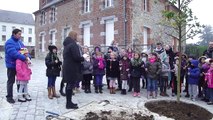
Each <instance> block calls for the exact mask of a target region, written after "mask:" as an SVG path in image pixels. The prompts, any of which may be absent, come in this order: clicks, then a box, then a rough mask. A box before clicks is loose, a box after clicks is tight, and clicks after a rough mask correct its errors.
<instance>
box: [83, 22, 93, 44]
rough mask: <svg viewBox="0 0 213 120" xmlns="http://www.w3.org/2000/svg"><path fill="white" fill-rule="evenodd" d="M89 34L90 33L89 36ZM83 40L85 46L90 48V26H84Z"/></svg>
mask: <svg viewBox="0 0 213 120" xmlns="http://www.w3.org/2000/svg"><path fill="white" fill-rule="evenodd" d="M87 32H89V34H87ZM87 35H88V36H87ZM83 40H84V46H88V47H90V45H91V30H90V24H84V25H83Z"/></svg>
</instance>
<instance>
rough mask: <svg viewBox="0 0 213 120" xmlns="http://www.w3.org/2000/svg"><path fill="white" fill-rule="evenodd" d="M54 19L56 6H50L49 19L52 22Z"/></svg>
mask: <svg viewBox="0 0 213 120" xmlns="http://www.w3.org/2000/svg"><path fill="white" fill-rule="evenodd" d="M55 20H56V8H55V7H52V8H51V17H50V21H51V22H54V21H55Z"/></svg>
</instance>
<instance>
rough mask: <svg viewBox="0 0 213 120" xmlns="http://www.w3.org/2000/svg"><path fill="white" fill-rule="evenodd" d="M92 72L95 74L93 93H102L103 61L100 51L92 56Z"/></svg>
mask: <svg viewBox="0 0 213 120" xmlns="http://www.w3.org/2000/svg"><path fill="white" fill-rule="evenodd" d="M93 74H94V76H95V93H103V92H102V80H103V76H104V74H105V61H104V58H103V56H102V53H101V52H97V53H96V56H95V58H94V61H93Z"/></svg>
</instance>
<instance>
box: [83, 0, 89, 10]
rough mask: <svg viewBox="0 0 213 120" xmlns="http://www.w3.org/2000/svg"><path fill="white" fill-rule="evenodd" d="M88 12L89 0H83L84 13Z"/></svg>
mask: <svg viewBox="0 0 213 120" xmlns="http://www.w3.org/2000/svg"><path fill="white" fill-rule="evenodd" d="M87 12H90V0H84V13H87Z"/></svg>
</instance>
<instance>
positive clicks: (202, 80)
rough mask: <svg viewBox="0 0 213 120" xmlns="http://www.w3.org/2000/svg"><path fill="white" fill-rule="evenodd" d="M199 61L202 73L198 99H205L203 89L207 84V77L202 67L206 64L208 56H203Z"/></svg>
mask: <svg viewBox="0 0 213 120" xmlns="http://www.w3.org/2000/svg"><path fill="white" fill-rule="evenodd" d="M198 60H199V68H200V73H201V74H200V80H199V84H198V97H199V98H202V97H203V93H202V88H203V84H204V82H205V75H204V74H203V69H202V66H203V65H204V64H205V60H206V56H201V57H200V58H199V59H198Z"/></svg>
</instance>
